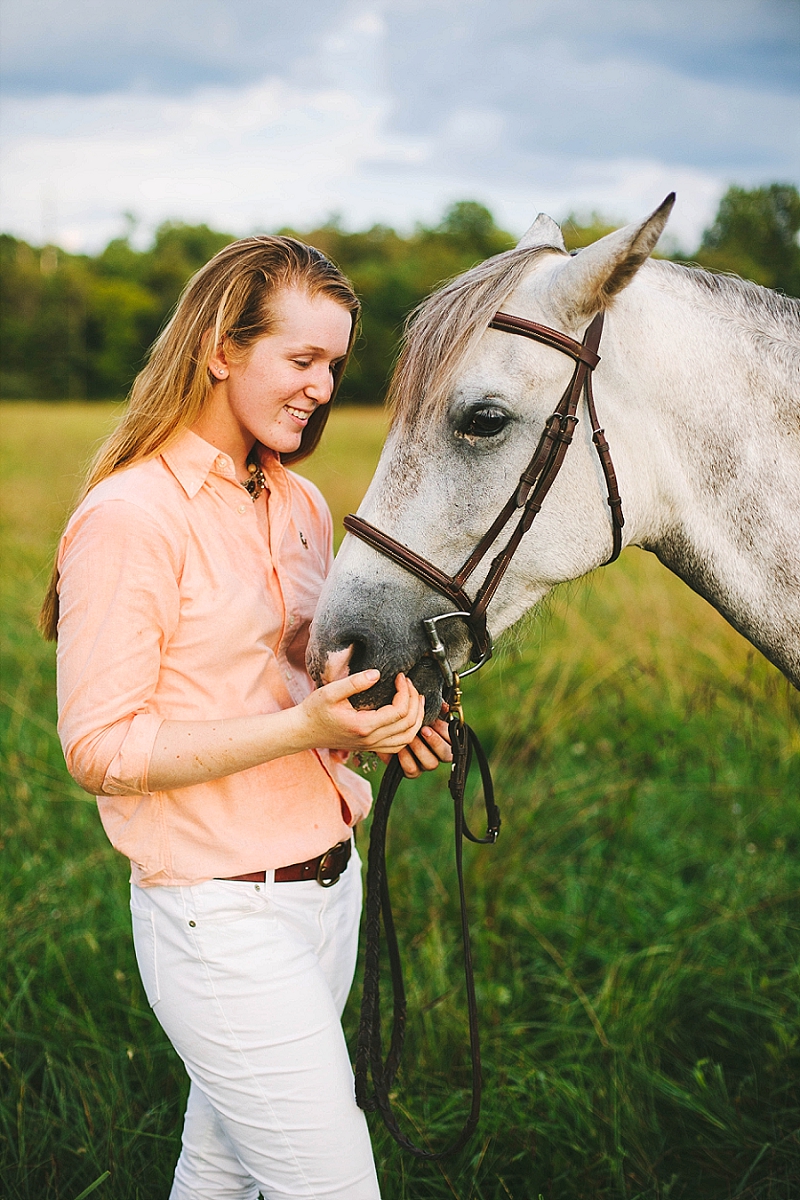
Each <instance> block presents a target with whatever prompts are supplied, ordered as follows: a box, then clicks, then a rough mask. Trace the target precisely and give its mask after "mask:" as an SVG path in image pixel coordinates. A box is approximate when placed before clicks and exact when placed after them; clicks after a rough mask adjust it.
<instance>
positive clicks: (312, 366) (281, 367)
mask: <svg viewBox="0 0 800 1200" xmlns="http://www.w3.org/2000/svg"><path fill="white" fill-rule="evenodd" d="M272 308H273V312H274V317H275V328H274V331H273V332H272V333H269V334H267V335H266V336H264V337H262V338H259V339H258V341H257V342H255V343H254V345H253V346H252V348H251V349H250V350H249V352H248V353H247V354H246V355H245V357H244V358H242V359H237V358H235V357H229V356H227V355H226V353H225V349H224V346H223V347H221V348H218V349H217V351H216V353H215V354H214V355H212V357H211V359H210V361H209V370H210V371H211V374H212V375H213V376H214V377H215V379H216V380H217V382H216V383H215V385H214V391H213V393H212V395H211V397H210V399H209V401H208V403H207V405H206V407H205V409H204V410H203V413H202V414H201V416H200V419H199V420H198V421H197V423H196V424H195V425H194V427H193V428H194V431H195V433H197V434H199V435H200V437H202V438H205V439H206V441H209V442H211V443H212V445H214V446H216V447H217V448H218V449H220V450H225V451H227V453H228V454H230V455H231V457H232V458H233V461H234V464H235V465H236V466H237V468H238V469H239V470H242V469H244V467H245V460H246V458H247V455H248V454H249V452H250V450H251V448H252V446H253V443H254V442H256V441H258V442H261V444H262V445H264V446H267V447H269V449H270V450H275V451H277V452H278V453H279V454H291V453H292V452H293V451H295V450H297V449H299V447H300V439H301V437H302V435H303V430H304V429H305V427H306V425H307V424H308V418H309V417H310V416H311V414H312V413H313V412H314V410H315V409H316V408H317V407H318V406H319V405H320V404H327V403H328V401H329V400H330V398H331V394H332V392H333V385H334V378H333V368H334V367H335V366H336V364H337V363H339V362H341V360H342V359H343V358H344V357H345V355H346V354H347V347H348V345H349V342H350V332H351V328H352V317H351V315H350V313H349V312H348V311H347V309H346V308H344V307H343V306H342V305H341V304H338V303H337V302H336V301H335V300H332V299H331V298H330V297H329V296H325V295H317V296H310V295H309V293H308V292H306V291H303V290H301V289H298V288H291V289H287V290H285V291H283V292H280V293H279V294H278V295H277V296H276V297H275V300H274V303H273V305H272Z"/></svg>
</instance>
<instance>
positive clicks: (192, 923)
mask: <svg viewBox="0 0 800 1200" xmlns="http://www.w3.org/2000/svg"><path fill="white" fill-rule="evenodd" d="M196 926H197V922H196V921H190V922H189V928H190V929H195V928H196Z"/></svg>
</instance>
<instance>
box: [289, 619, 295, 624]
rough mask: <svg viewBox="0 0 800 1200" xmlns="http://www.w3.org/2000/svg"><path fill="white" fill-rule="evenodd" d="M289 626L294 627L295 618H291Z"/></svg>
mask: <svg viewBox="0 0 800 1200" xmlns="http://www.w3.org/2000/svg"><path fill="white" fill-rule="evenodd" d="M289 624H290V625H294V617H289Z"/></svg>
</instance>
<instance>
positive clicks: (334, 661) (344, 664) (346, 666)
mask: <svg viewBox="0 0 800 1200" xmlns="http://www.w3.org/2000/svg"><path fill="white" fill-rule="evenodd" d="M352 654H353V647H352V646H345V648H344V650H333V651H332V652H331V653H330V654H329V655H328V657H327V658H326V659H325V665H324V667H323V669H322V682H323V683H333V681H334V680H335V679H344V678H346V676H348V675H349V674H350V659H351V657H352Z"/></svg>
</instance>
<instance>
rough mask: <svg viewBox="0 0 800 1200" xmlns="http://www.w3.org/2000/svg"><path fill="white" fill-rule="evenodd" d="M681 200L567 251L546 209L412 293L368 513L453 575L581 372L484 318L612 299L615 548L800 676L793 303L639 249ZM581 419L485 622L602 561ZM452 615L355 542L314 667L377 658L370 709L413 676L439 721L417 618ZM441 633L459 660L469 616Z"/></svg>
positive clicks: (546, 318) (316, 632)
mask: <svg viewBox="0 0 800 1200" xmlns="http://www.w3.org/2000/svg"><path fill="white" fill-rule="evenodd" d="M673 200H674V197H668V198H667V200H665V201H664V203H663V204H662V205H661V206H660V208H658V209H657V210H656V211H655V212H654V213H653V214H652V215H651V216H649V217H648V218H647V219H646V220H645V221H643V222H642V223H641V224H633V225H629V226H627V227H625V228H624V229H620V230H617V231H616V232H615V233H612V234H609V235H608V236H607V237H604V238H602V239H601V240H600V241H598V242H595V243H594V244H593V245H592V246H589V247H587V248H586V249H585V250H582V251H580V253H578V254H575V255H572V256H570V255H569V254H568V253H567V251H566V248H565V246H564V241H563V238H562V236H561V231H560V229H559V227H558V226H557V225H556V224H555V222H553V221H552V220H550V218H549V217H547V216H545V215H543V214H542V215H540V216H539V217H537V219H536V221H535V222H534V224H533V225H532V226H531V228H530V229H529V230H528V232H527V233H526V234H525V236H524V237H523V238H522V240H521V241H520V243H519V245H518V246H517V247H516V248H515V249H514V250H511V251H509V252H508V253H506V254H500V255H498V256H497V257H495V258H492V259H489V260H488V261H487V262H484V263H482V264H480V265H478V266H476V267H474V268H472V270H470V271H468V272H466V274H464V275H462V276H460V277H459V278H457V279H455V280H454V281H452V282H451V283H448V284H447V285H446V286H445V287H444V288H442V290H441V291H439V292H437V293H435V294H434V295H433V296H431V297H430V298H429V299H428V300H427V301H426V302H425V303H424V304H423V305H422V306H421V308H420V310H419V312H418V314H417V316H416V318H415V320H414V321H413V323H412V324H411V327H410V330H409V333H408V336H407V339H406V344H405V347H404V350H403V353H402V355H401V358H400V361H399V363H398V367H397V370H396V372H395V377H394V380H393V384H392V391H391V395H392V398H393V403H394V418H393V423H392V428H391V430H390V433H389V437H388V439H387V442H386V445H385V447H384V450H383V453H382V455H381V459H380V462H379V464H378V468H377V471H376V474H375V477H374V479H373V481H372V484H371V486H370V488H369V491H368V492H367V495H366V497H365V499H364V502H363V504H362V506H361V508H360V509H359V516H361V517H363V518H365V519H366V520H368V521H369V522H371V524H373V525H376V526H378V527H379V528H380V529H381V530H383V531H385V532H386V533H388V534H389V535H391V537H393V538H394V539H396V540H398V541H400V542H402V543H404V544H405V545H406V546H408V547H410V548H412V549H413V550H415V551H417V552H418V553H419V554H420V555H422V556H423V557H424V558H425V559H427V560H429V561H430V562H432V563H434V564H436V566H438V567H440V568H441V569H442V570H444V571H445V572H446V573H448V574H452V573H453V572H455V571H456V570H457V568H458V567H459V566H460V565H461V563H463V562H464V560H465V559H466V558H467V557H468V555H469V554H470V552H471V551H472V549H473V548H474V547H475V545H476V544H477V543H478V542H479V540H480V539H481V537H482V535H483V534H484V533H485V531H486V530H487V529H488V527H489V526H490V525H491V523H492V521H493V520H494V518H495V517H496V515H497V513H498V512H499V511H500V510H501V509H502V507H503V505H504V503H505V502H506V500H507V499H508V496H509V494H510V493H511V492H512V491H513V490H514V488H515V487H516V485H517V481H518V479H519V475H520V472H521V471H522V470H523V469H524V468H525V467H526V465H527V464H528V462H529V460H530V458H531V455H532V453H533V450H534V448H535V446H536V444H537V441H538V439H539V437H540V434H541V431H542V427H543V425H544V422H545V420H546V418H547V416H548V414H550V413H551V412H552V411H553V409H554V407H555V405H556V403H557V401H558V399H559V397H560V396H561V394H562V392H563V391H564V388H565V386H566V384H567V382H568V381H569V378H570V373H571V371H572V368H573V363H572V362H571V361H570V360H569V359H568V358H567V357H566V356H565V355H563V354H560V353H558V352H557V351H556V350H554V349H552V348H551V347H549V346H546V345H541V344H538V343H537V342H535V341H531V340H528V339H527V338H524V337H514V336H509V335H508V333H506V332H500V331H496V330H493V329H489V327H488V326H489V321H490V320H491V318H492V316H493V315H494V313H495V311H496V310H498V309H502V310H503V311H504V312H506V313H511V314H513V315H515V316H519V317H523V318H527V319H528V320H532V321H535V322H538V323H539V324H543V325H546V326H549V327H551V328H555V329H557V330H559V331H561V332H564V333H566V334H568V335H570V336H571V337H572V338H575V339H577V340H580V339H581V337H582V336H583V334H584V331H585V330H586V328H587V325H588V324H589V322H590V321H591V319H592V318H593V317H594V316H595V314H597V313H598V312H600V311H604V312H605V327H604V330H603V336H602V342H601V345H600V355H601V362H600V363H599V365H598V366H597V368H596V370H595V371H594V397H595V403H596V406H597V411H598V417H599V421H600V424H601V425H603V426H604V427H605V431H606V436H607V439H608V444H609V447H610V450H611V455H612V457H613V462H614V467H615V468H616V473H617V478H618V481H619V491H620V494H621V497H622V505H623V512H624V517H625V524H624V528H623V530H622V533H623V544H624V545H634V546H640V547H642V548H643V549H645V550H650V551H652V552H653V553H654V554H656V555H657V557H658V558H659V559H660V560H661V562H662V563H664V564H665V565H666V566H667V567H669V568H670V570H672V571H674V572H675V574H676V575H679V576H680V578H681V579H683V580H684V581H685V582H686V583H687V584H688V585H689V587H691V588H693V589H694V591H696V592H698V593H699V594H700V595H701V596H704V597H705V598H706V600H708V601H709V602H710V603H711V604H713V606H714V607H715V608H716V609H718V610H719V612H720V613H722V615H723V616H724V617H725V618H726V619H727V620H728V621H729V622H730V623H731V624H732V625H733V626H734V628H736V629H738V630H739V631H740V632H741V633H742V634H744V636H745V637H746V638H747V639H748V640H749V641H750V642H752V644H753V645H754V646H756V647H758V649H759V650H761V651H762V652H763V653H764V654H765V655H766V657H767V658H768V659H770V661H771V662H773V663H774V664H775V665H776V666H777V667H779V668H780V669H781V670H782V671H783V672H784V673H785V674H786V675H787V676H788V678H789V679H790V680H791V681H792V682H793V683H794V684H795V686H800V302H798V301H797V300H793V299H789V298H787V297H784V296H782V295H778V294H776V293H774V292H770V291H768V290H766V289H764V288H760V287H757V286H755V285H754V284H750V283H745V282H743V281H742V280H740V279H737V278H732V277H728V276H720V275H712V274H709V273H707V272H705V271H701V270H698V269H692V268H687V267H684V266H680V265H676V264H674V263H670V262H663V261H653V260H650V259H649V255H650V252H651V251H652V249H653V247H654V246H655V244H656V241H657V240H658V237H659V235H660V234H661V232H662V230H663V228H664V225H665V224H666V221H667V217H668V216H669V212H670V210H671V208H672V203H673ZM578 415H579V417H581V418H583V419H582V420H581V422H580V424H579V425H578V427H577V430H576V432H575V437H574V441H573V444H572V446H571V447H570V449H569V451H568V452H567V454H566V458H565V460H564V465H563V469H562V470H561V472H560V474H559V475H558V477H557V479H556V481H555V483H554V485H553V487H552V489H551V491H550V492H549V494H548V495H547V497H546V499H545V501H544V504H543V507H542V510H541V512H540V514H539V516H538V517H537V519H536V520H535V521H534V523H533V525H532V527H531V528H530V530H529V532H528V533H526V535H525V537H524V538H523V540H522V543H521V545H520V548H519V550H518V552H517V554H516V556H515V557H514V559H513V561H512V563H511V566H510V568H509V570H508V572H507V574H506V575H505V578H504V579H503V582H502V584H501V586H500V588H499V590H498V592H497V595H496V596H495V598H494V599H493V600H492V603H491V605H490V607H489V610H488V621H489V627H490V629H491V631H492V633H494V634H497V633H500V632H501V631H502V630H504V629H506V628H507V627H508V626H510V625H511V624H512V623H513V622H515V621H516V620H517V619H518V618H519V617H520V616H521V615H522V614H523V613H524V612H525V611H526V610H528V609H530V608H531V607H532V606H533V605H535V604H536V603H537V601H539V600H540V599H541V598H542V597H543V596H544V595H545V594H546V593H547V592H549V591H550V589H551V588H553V587H554V586H555V585H556V584H559V583H561V582H564V581H566V580H571V579H577V578H578V577H579V576H581V575H584V574H586V572H588V571H591V570H593V569H594V568H595V567H598V566H600V565H601V564H602V563H604V562H605V561H606V560H607V559H608V557H609V555H610V553H611V546H612V540H611V521H610V512H609V508H608V506H607V501H606V487H605V480H604V478H603V475H602V472H601V468H600V464H599V460H598V458H597V455H596V453H595V449H594V446H593V445H592V440H591V430H590V422H589V421H588V420H586V419H585V417H586V413H585V411H582V408H579V410H578ZM512 527H513V525H510V526H509V529H508V530H507V531H506V537H507V535H508V532H509V531H510V529H511V528H512ZM504 541H505V537H504V536H503V535H501V537H500V539H499V540H498V543H497V546H496V549H499V548H500V547H501V546H502V544H503V542H504ZM494 552H495V551H494V550H493V551H492V554H493V553H494ZM489 557H490V558H491V554H490V556H489ZM479 577H480V576H479ZM452 607H453V606H452V604H450V603H449V602H448V601H447V600H445V599H444V598H443V596H442V595H440V594H438V593H437V592H436V591H434V590H432V589H431V588H430V587H429V586H426V585H425V584H424V583H423V582H420V581H419V580H417V579H416V578H414V577H413V576H412V575H411V574H409V573H408V572H407V571H405V570H404V569H403V568H402V567H400V566H398V565H396V564H395V563H393V562H390V561H389V560H388V559H387V558H385V557H383V556H382V555H381V554H379V553H378V552H377V551H376V550H374V549H372V548H371V547H370V546H368V545H365V544H364V543H363V542H361V541H358V540H356V539H355V538H354V537H352V536H348V537H347V538H346V539H345V542H344V544H343V546H342V549H341V551H340V553H339V556H338V558H337V559H336V563H335V565H334V568H333V571H332V573H331V575H330V577H329V579H328V582H327V584H326V586H325V589H324V592H323V594H322V597H321V600H320V604H319V608H318V615H317V617H316V618H315V621H314V627H313V632H312V642H311V645H310V647H309V665H310V668H311V670H312V673H313V674H314V675H315V676H316V678H317V679H318V680H320V679H330V678H332V677H336V676H337V675H340V674H343V673H346V672H347V671H348V670H350V671H354V670H360V669H362V668H364V667H367V666H377V667H379V668H380V670H381V672H382V679H381V682H380V683H379V684H378V685H377V687H376V688H375V689H373V690H372V691H371V692H369V693H365V695H364V701H365V703H370V704H374V703H378V702H380V703H383V702H385V700H386V698H387V696H388V695H389V694H390V693H391V691H392V680H393V678H394V676H395V674H396V673H397V672H398V671H401V670H402V671H406V672H408V673H410V675H411V677H412V678H413V679H414V680H415V682H416V683H417V685H418V686H419V687H420V688H421V689H422V690H424V691H425V693H426V696H427V698H428V710H427V711H428V719H431V718H432V717H433V715H435V713H436V712H437V711H438V708H439V705H440V701H441V686H442V678H441V675H440V672H439V669H438V667H437V666H436V664H435V663H434V662H433V660H432V659H431V658H430V654H429V645H428V642H427V641H426V638H425V635H424V632H423V627H422V624H421V622H422V619H423V618H429V617H431V616H434V615H436V614H439V613H443V612H447V611H448V610H450V609H452ZM440 629H441V631H442V634H443V636H444V640H445V642H446V644H447V650H448V655H449V657H450V658H451V660H452V661H453V662H454V664H455V665H458V664H459V663H461V664H464V663H465V662H466V661H467V658H468V653H469V644H470V643H469V638H468V637H467V634H466V630H465V628H464V626H463V625H462V623H461V622H460V621H450V622H447V623H446V625H445V624H443V625H442V626H440Z"/></svg>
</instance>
